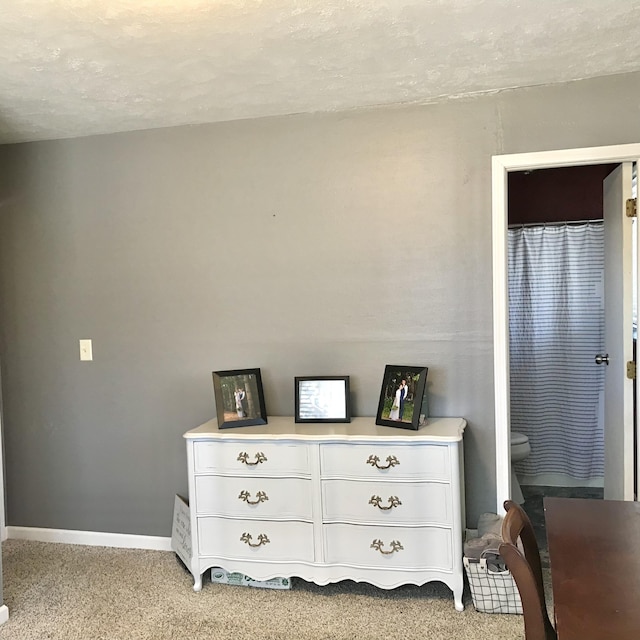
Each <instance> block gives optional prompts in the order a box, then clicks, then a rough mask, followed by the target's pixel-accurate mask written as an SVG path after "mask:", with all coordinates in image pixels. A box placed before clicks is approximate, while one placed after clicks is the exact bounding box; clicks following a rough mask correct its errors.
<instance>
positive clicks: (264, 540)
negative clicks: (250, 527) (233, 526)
mask: <svg viewBox="0 0 640 640" xmlns="http://www.w3.org/2000/svg"><path fill="white" fill-rule="evenodd" d="M252 539H253V538H252V537H251V534H250V533H243V534H242V535H241V536H240V542H246V543H247V544H248V545H249V546H250V547H254V548H255V547H260V546H262V545H263V544H268V543H269V542H271V540H269V538H268V537H267V536H266V534H264V533H261V534H260V535H259V536H258V542H257V544H253V542H251V540H252Z"/></svg>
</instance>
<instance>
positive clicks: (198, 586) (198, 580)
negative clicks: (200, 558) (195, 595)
mask: <svg viewBox="0 0 640 640" xmlns="http://www.w3.org/2000/svg"><path fill="white" fill-rule="evenodd" d="M193 590H194V591H202V574H198V575H197V576H193Z"/></svg>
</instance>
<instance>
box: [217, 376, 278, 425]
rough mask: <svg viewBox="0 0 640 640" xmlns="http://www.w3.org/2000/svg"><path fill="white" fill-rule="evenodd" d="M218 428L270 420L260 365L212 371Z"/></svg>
mask: <svg viewBox="0 0 640 640" xmlns="http://www.w3.org/2000/svg"><path fill="white" fill-rule="evenodd" d="M212 374H213V392H214V395H215V398H216V414H217V417H218V429H228V428H230V427H248V426H250V425H254V424H267V410H266V408H265V404H264V393H263V391H262V377H261V375H260V369H235V370H230V371H213V372H212Z"/></svg>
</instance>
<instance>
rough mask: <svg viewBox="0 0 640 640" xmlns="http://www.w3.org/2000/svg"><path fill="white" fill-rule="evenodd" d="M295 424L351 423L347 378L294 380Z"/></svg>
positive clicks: (301, 378)
mask: <svg viewBox="0 0 640 640" xmlns="http://www.w3.org/2000/svg"><path fill="white" fill-rule="evenodd" d="M295 393H296V416H295V419H296V422H351V402H350V394H349V376H308V377H297V378H296V379H295Z"/></svg>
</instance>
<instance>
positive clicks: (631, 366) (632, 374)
mask: <svg viewBox="0 0 640 640" xmlns="http://www.w3.org/2000/svg"><path fill="white" fill-rule="evenodd" d="M627 378H629V380H635V379H636V363H635V362H634V361H633V360H630V361H629V362H627Z"/></svg>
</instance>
